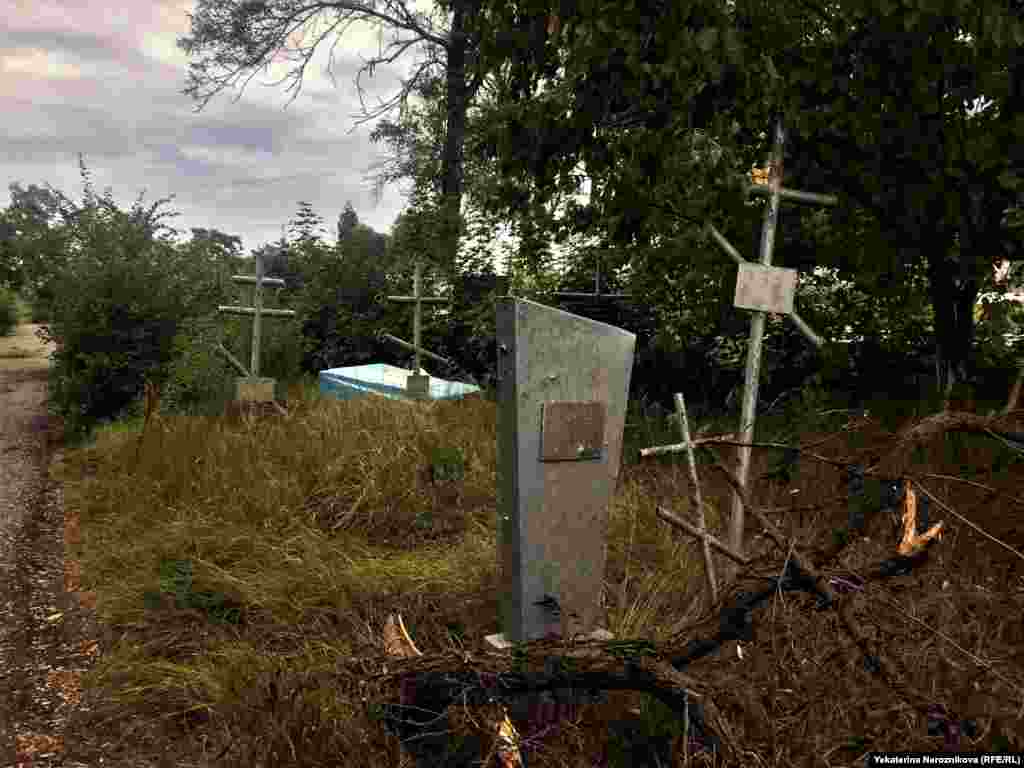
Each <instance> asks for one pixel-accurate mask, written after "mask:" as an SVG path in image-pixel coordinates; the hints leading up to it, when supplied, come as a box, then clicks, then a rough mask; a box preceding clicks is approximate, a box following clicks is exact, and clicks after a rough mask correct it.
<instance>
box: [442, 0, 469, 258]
mask: <svg viewBox="0 0 1024 768" xmlns="http://www.w3.org/2000/svg"><path fill="white" fill-rule="evenodd" d="M471 3H472V0H456V1H455V2H454V3H452V31H451V37H450V38H449V41H448V62H447V63H448V66H447V69H446V71H445V88H446V96H447V109H448V121H447V122H448V124H447V126H446V129H445V138H444V152H443V155H442V159H441V162H442V168H443V178H442V183H441V194H442V197H443V215H444V220H443V228H442V235H441V257H442V259H443V262H444V264H445V265H446V266H454V264H455V258H456V255H457V251H458V246H459V235H460V230H461V225H460V217H461V214H462V171H463V167H462V166H463V143H464V142H465V138H466V109H467V106H468V91H469V88H468V86H467V83H466V49H467V47H468V45H469V36H468V35H467V34H466V12H467V10H470V9H469V6H470V5H471Z"/></svg>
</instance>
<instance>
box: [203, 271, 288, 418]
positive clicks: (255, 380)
mask: <svg viewBox="0 0 1024 768" xmlns="http://www.w3.org/2000/svg"><path fill="white" fill-rule="evenodd" d="M254 258H255V259H256V275H255V277H254V276H252V275H233V276H232V277H231V280H232V282H234V283H238V284H240V285H252V286H253V288H254V290H253V297H252V303H253V306H251V307H236V306H219V307H217V311H218V312H220V313H221V314H224V315H246V316H250V317H252V355H251V360H250V364H249V370H246V369H245V368H244V367H243V366H242V365H241V364H240V363H239V362H238V361H237V360H236V359H235V358H234V357H233V356H232V355H231V354H230V353H229V352H228V351H227V350H226V349H223V350H222V354H225V355H226V357H227V358H228V361H229V362H231V364H232V365H234V366H235V367H236V368H238V369H239V371H240V372H241V373H242V377H241V378H238V379H236V380H235V386H236V389H235V396H236V398H237V399H238V400H241V401H243V402H245V401H249V402H272V401H273V400H274V379H269V378H261V377H260V341H261V336H262V321H263V318H264V317H295V312H294V311H292V310H290V309H265V308H264V307H263V286H265V285H270V286H274V287H276V288H283V287H284V280H282V279H280V278H278V277H264V276H263V255H262V254H261V253H259V252H257V253H255V254H254Z"/></svg>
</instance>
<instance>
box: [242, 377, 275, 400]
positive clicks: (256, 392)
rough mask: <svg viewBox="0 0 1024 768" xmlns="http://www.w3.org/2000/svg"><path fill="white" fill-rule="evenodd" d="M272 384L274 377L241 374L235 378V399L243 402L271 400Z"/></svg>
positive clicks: (272, 394) (272, 395)
mask: <svg viewBox="0 0 1024 768" xmlns="http://www.w3.org/2000/svg"><path fill="white" fill-rule="evenodd" d="M274 384H275V381H274V379H266V378H254V377H251V376H241V377H239V378H237V379H235V399H236V400H238V401H239V402H243V403H269V402H272V401H273V399H274Z"/></svg>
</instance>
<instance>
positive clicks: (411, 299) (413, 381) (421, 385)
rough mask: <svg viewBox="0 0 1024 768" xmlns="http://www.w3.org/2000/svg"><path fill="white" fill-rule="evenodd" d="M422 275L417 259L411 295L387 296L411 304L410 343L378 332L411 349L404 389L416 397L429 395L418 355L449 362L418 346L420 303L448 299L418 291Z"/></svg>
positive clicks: (435, 302)
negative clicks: (408, 370)
mask: <svg viewBox="0 0 1024 768" xmlns="http://www.w3.org/2000/svg"><path fill="white" fill-rule="evenodd" d="M421 275H422V265H421V264H420V262H419V260H417V261H416V267H415V271H414V272H413V278H412V296H388V301H395V302H398V303H402V304H412V305H413V315H412V344H410V343H409V342H407V341H403V340H402V339H399V338H397V337H395V336H392V335H391V334H388V333H383V332H381V333H379V334H378V335H379V336H380V337H381V338H386V339H388V340H389V341H392V342H394V343H396V344H399V345H401V346H403V347H405V348H407V349H411V350H412V351H413V355H414V357H413V361H414V362H413V367H414V369H415V370H414V371H413V372H412V374H411V375H410V376H409V377H408V379H407V380H406V391H407V392H408V393H409V395H410V396H411V397H415V398H418V399H425V398H427V397H429V395H430V376H428V375H426V374H424V373H423V371H422V370H421V369H420V355H421V354H424V355H427V356H429V357H432V358H436V359H438V360H441V361H443V362H446V363H447V362H450V361H449V360H448V359H447V358H443V357H441V356H440V355H435V354H434V353H433V352H430V351H429V350H425V349H423V348H422V347H421V346H420V334H421V325H422V312H423V310H422V305H424V304H447V303H448V302H449V299H446V298H444V297H441V296H423V295H422V294H421V293H420V278H421Z"/></svg>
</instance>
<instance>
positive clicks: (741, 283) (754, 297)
mask: <svg viewBox="0 0 1024 768" xmlns="http://www.w3.org/2000/svg"><path fill="white" fill-rule="evenodd" d="M796 278H797V272H796V270H795V269H787V268H786V267H769V266H765V265H764V264H740V270H739V274H738V275H737V276H736V298H735V300H734V301H733V305H734V306H736V307H737V308H739V309H752V310H755V311H757V312H775V313H778V314H780V315H791V314H793V296H794V295H795V294H796Z"/></svg>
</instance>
